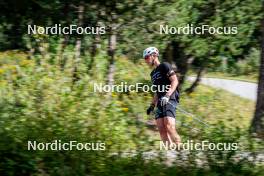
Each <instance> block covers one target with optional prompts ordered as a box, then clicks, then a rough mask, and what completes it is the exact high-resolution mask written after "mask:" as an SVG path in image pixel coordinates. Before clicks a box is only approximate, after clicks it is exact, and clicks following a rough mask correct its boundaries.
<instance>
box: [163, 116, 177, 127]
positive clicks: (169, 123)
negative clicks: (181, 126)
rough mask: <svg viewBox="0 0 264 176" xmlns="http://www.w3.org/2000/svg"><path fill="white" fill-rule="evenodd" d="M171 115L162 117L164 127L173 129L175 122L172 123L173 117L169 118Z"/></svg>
mask: <svg viewBox="0 0 264 176" xmlns="http://www.w3.org/2000/svg"><path fill="white" fill-rule="evenodd" d="M171 118H172V117H166V118H165V119H164V125H165V127H166V129H167V130H174V129H175V123H173V121H172V120H173V119H171Z"/></svg>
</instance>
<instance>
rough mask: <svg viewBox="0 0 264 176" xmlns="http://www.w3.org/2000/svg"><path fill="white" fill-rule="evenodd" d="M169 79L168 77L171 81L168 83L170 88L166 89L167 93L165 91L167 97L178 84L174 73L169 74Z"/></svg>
mask: <svg viewBox="0 0 264 176" xmlns="http://www.w3.org/2000/svg"><path fill="white" fill-rule="evenodd" d="M169 79H170V81H171V84H170V88H169V90H168V91H167V93H166V96H168V97H170V96H171V94H172V93H173V92H174V91H175V90H176V88H177V86H178V84H179V81H178V79H177V76H176V74H174V75H171V76H170V77H169Z"/></svg>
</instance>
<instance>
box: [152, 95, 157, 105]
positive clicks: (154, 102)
mask: <svg viewBox="0 0 264 176" xmlns="http://www.w3.org/2000/svg"><path fill="white" fill-rule="evenodd" d="M157 103H158V95H157V93H155V95H154V97H153V99H152V101H151V104H153V105H154V106H157Z"/></svg>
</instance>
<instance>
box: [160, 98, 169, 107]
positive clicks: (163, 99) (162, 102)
mask: <svg viewBox="0 0 264 176" xmlns="http://www.w3.org/2000/svg"><path fill="white" fill-rule="evenodd" d="M169 100H170V98H169V97H168V96H164V97H162V98H161V99H160V105H161V106H164V105H166V104H167V103H168V102H169Z"/></svg>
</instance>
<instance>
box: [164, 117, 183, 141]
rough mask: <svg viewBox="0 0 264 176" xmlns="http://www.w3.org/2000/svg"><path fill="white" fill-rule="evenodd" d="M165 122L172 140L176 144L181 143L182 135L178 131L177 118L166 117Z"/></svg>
mask: <svg viewBox="0 0 264 176" xmlns="http://www.w3.org/2000/svg"><path fill="white" fill-rule="evenodd" d="M163 119H164V124H165V127H166V131H167V133H168V134H169V137H170V138H171V140H172V142H174V143H175V144H180V143H181V137H180V136H179V134H178V133H177V131H176V127H175V118H173V117H164V118H163Z"/></svg>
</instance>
